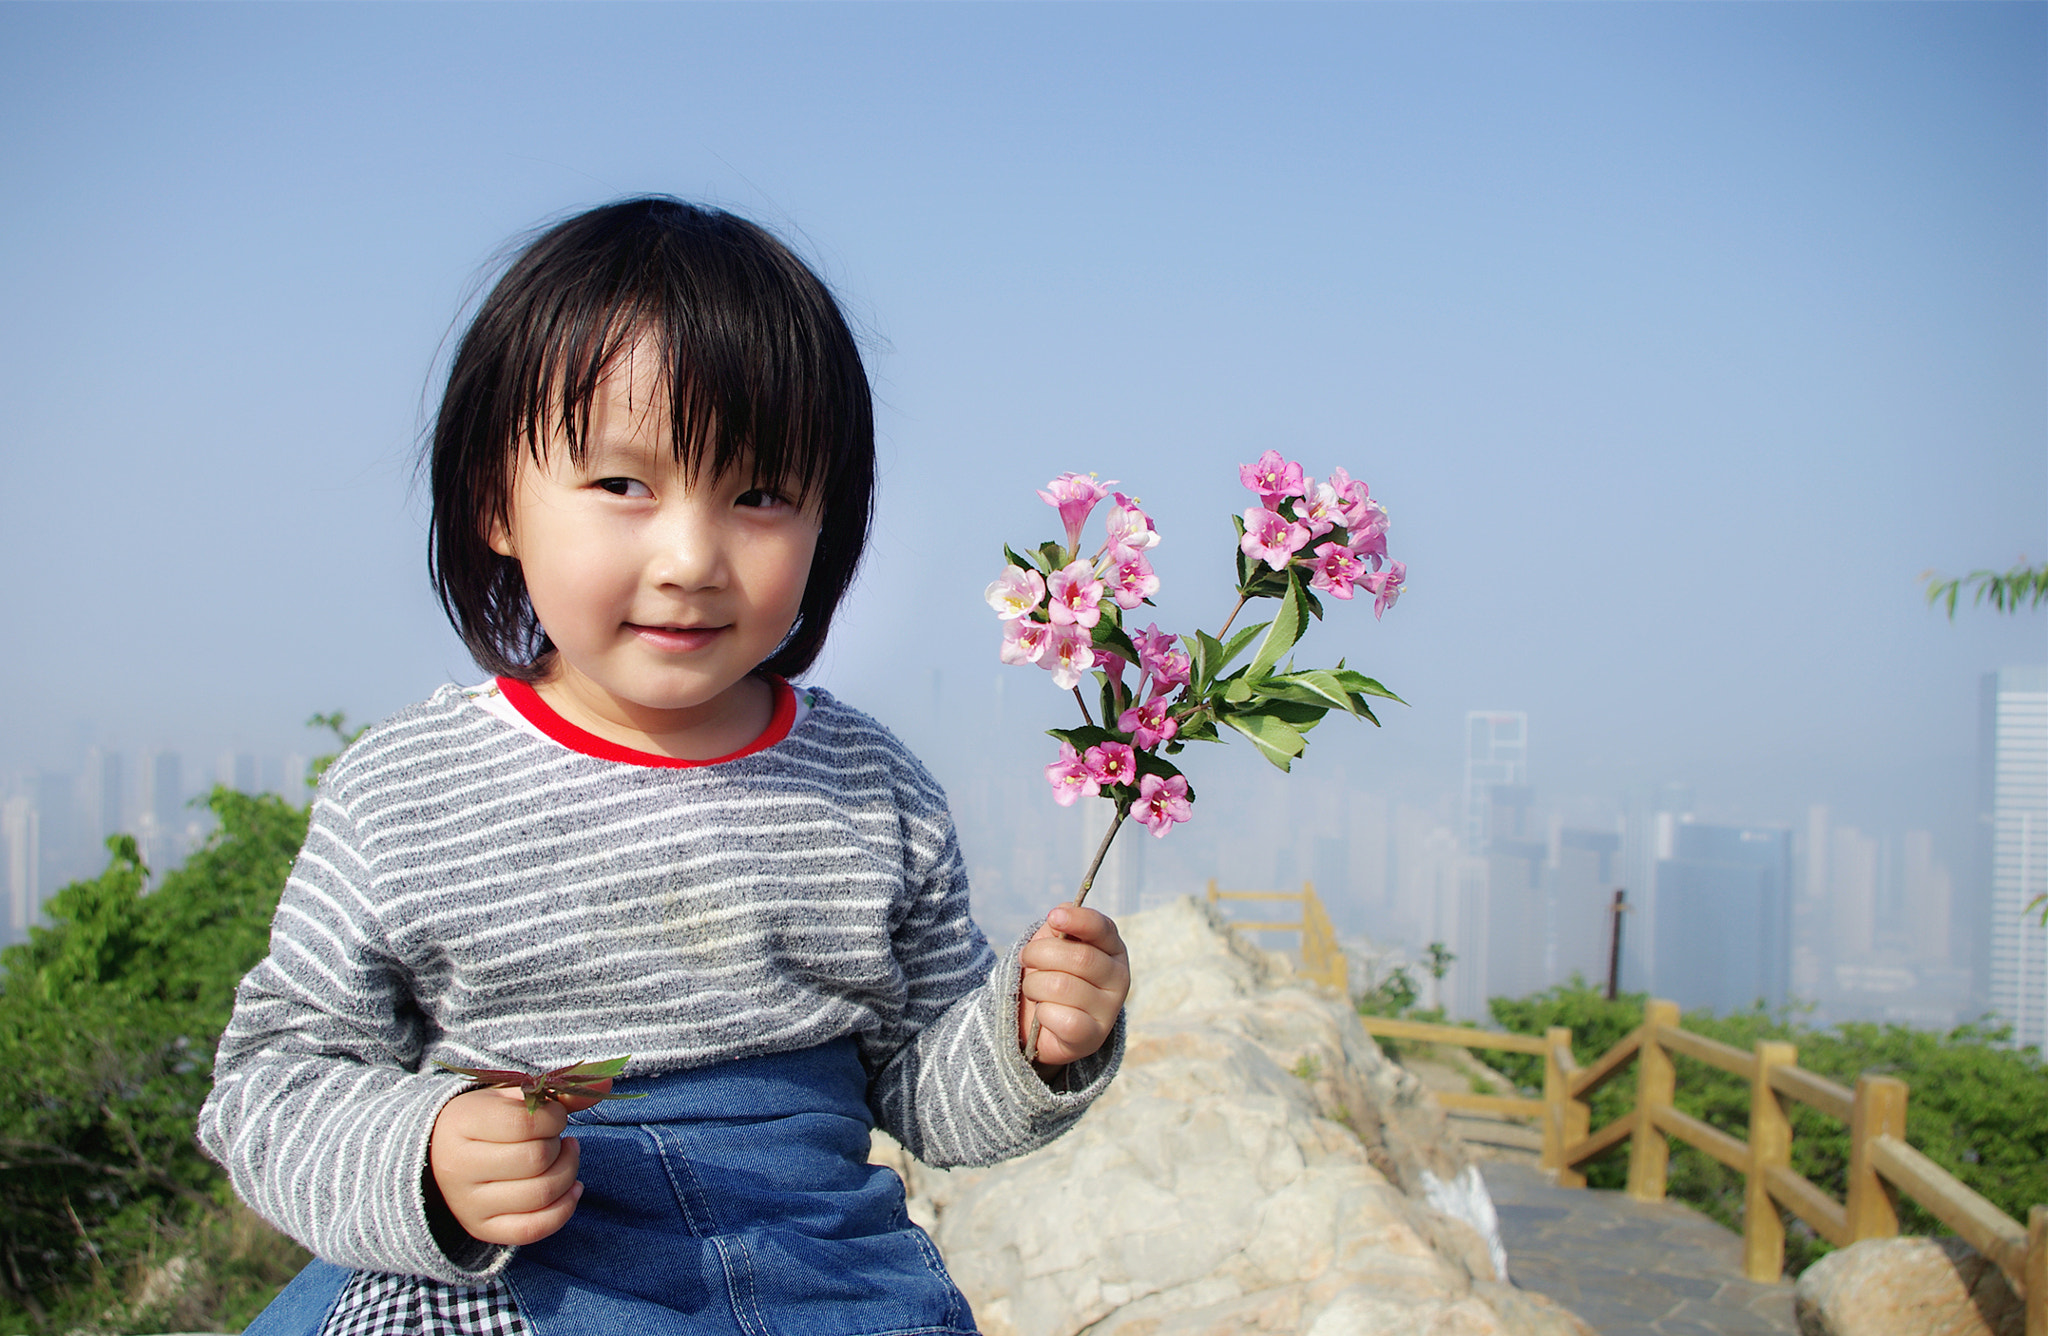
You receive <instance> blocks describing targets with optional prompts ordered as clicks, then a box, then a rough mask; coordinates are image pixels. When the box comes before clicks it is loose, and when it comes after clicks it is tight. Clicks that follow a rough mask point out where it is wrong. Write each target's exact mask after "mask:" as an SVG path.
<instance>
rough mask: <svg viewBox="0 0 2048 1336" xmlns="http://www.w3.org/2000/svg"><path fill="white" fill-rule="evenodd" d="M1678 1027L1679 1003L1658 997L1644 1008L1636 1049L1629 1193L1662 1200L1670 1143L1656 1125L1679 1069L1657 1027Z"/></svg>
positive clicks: (1632, 1195)
mask: <svg viewBox="0 0 2048 1336" xmlns="http://www.w3.org/2000/svg"><path fill="white" fill-rule="evenodd" d="M1659 1026H1668V1027H1670V1028H1671V1029H1674V1030H1675V1029H1677V1028H1678V1004H1677V1003H1676V1002H1667V1001H1665V1000H1664V999H1663V998H1655V999H1653V1000H1652V1001H1651V1002H1650V1005H1649V1006H1648V1007H1646V1008H1644V1010H1643V1028H1642V1036H1643V1042H1642V1047H1641V1048H1639V1049H1638V1050H1637V1051H1636V1129H1635V1132H1634V1133H1633V1134H1632V1135H1631V1136H1630V1137H1629V1143H1628V1195H1629V1196H1631V1197H1634V1198H1635V1199H1636V1200H1637V1201H1663V1200H1664V1178H1665V1174H1666V1173H1667V1171H1668V1170H1669V1169H1670V1166H1671V1143H1670V1142H1669V1141H1668V1140H1666V1139H1665V1135H1664V1130H1663V1129H1662V1128H1660V1127H1658V1126H1657V1112H1658V1110H1660V1109H1668V1108H1670V1107H1671V1096H1672V1094H1673V1093H1674V1092H1675V1091H1676V1089H1677V1087H1678V1069H1677V1068H1676V1067H1675V1066H1674V1065H1673V1064H1672V1061H1671V1055H1670V1054H1669V1053H1667V1052H1665V1051H1664V1045H1663V1044H1661V1043H1659V1042H1658V1039H1657V1028H1658V1027H1659Z"/></svg>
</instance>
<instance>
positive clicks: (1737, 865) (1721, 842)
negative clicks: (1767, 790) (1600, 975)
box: [1654, 821, 1792, 1014]
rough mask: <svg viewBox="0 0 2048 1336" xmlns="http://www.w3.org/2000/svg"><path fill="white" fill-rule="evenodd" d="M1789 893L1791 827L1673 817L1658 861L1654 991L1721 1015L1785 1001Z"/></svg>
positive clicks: (1788, 972)
mask: <svg viewBox="0 0 2048 1336" xmlns="http://www.w3.org/2000/svg"><path fill="white" fill-rule="evenodd" d="M1791 892H1792V832H1791V831H1789V830H1785V829H1778V828H1772V827H1757V826H1710V825H1705V824H1700V823H1695V822H1691V821H1682V822H1677V823H1675V824H1674V825H1673V826H1672V827H1671V830H1670V855H1669V856H1668V857H1666V858H1662V859H1660V860H1658V863H1657V899H1656V906H1657V918H1656V927H1655V929H1654V932H1655V934H1656V936H1655V942H1654V951H1655V971H1656V979H1657V983H1656V991H1657V994H1658V995H1659V996H1661V997H1668V998H1670V999H1671V1000H1672V1001H1674V1002H1676V1003H1678V1004H1679V1006H1681V1007H1711V1008H1712V1009H1713V1010H1715V1011H1716V1012H1720V1013H1722V1014H1726V1013H1728V1012H1731V1011H1740V1010H1743V1009H1745V1008H1747V1007H1749V1006H1751V1005H1753V1004H1754V1003H1756V1002H1758V1001H1761V1002H1763V1003H1764V1004H1765V1005H1766V1006H1769V1007H1774V1008H1775V1007H1782V1006H1784V1005H1785V1002H1786V1000H1787V996H1788V993H1789V989H1790V984H1791V968H1792V940H1791V938H1792V894H1791Z"/></svg>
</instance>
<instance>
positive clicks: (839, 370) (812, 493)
mask: <svg viewBox="0 0 2048 1336" xmlns="http://www.w3.org/2000/svg"><path fill="white" fill-rule="evenodd" d="M703 221H705V222H707V223H711V224H714V225H715V224H720V223H723V224H728V225H730V224H738V226H739V227H741V228H744V229H745V231H746V232H753V231H754V230H755V229H753V227H752V225H751V224H743V223H740V222H739V220H737V219H730V218H725V217H724V216H722V215H710V216H709V217H707V218H704V219H703ZM727 230H728V229H727V228H721V227H716V226H713V227H707V228H702V229H683V228H676V227H665V228H661V229H659V230H652V229H649V230H647V231H646V232H645V233H644V234H643V235H642V236H641V237H639V238H636V240H638V241H640V243H641V244H639V245H628V246H617V245H605V244H601V239H598V238H592V239H591V240H592V241H593V242H600V244H598V245H596V246H595V247H594V249H595V250H596V251H597V252H598V253H599V254H601V255H602V257H603V261H602V263H598V264H587V265H585V264H579V265H577V266H576V268H577V269H578V273H577V275H576V281H575V282H573V283H567V284H563V283H550V284H546V285H545V286H547V287H548V288H550V289H551V291H549V292H547V293H546V294H545V295H543V294H541V293H534V294H532V297H533V300H531V301H530V302H529V301H522V300H520V298H521V295H522V294H520V293H518V292H516V291H515V292H514V293H511V294H508V295H509V296H511V298H512V299H513V301H514V302H515V303H517V304H518V305H521V306H525V307H526V308H527V318H526V319H524V320H521V321H520V322H519V336H518V337H515V339H514V340H513V341H512V345H511V346H510V347H509V348H508V349H507V356H506V357H505V360H504V376H505V379H506V382H507V384H506V386H505V390H506V394H505V396H504V398H503V400H502V403H503V407H504V416H503V417H502V418H501V419H500V421H501V423H502V424H503V431H504V435H503V436H502V437H501V438H500V441H499V444H500V446H501V448H503V449H504V451H505V453H506V454H507V455H510V454H511V453H512V452H513V451H514V450H517V449H520V448H524V449H525V450H526V451H527V452H528V454H529V455H531V456H532V457H533V458H534V459H535V461H536V462H540V457H541V455H542V454H544V453H545V451H546V449H547V447H548V443H549V442H550V441H551V440H552V439H553V436H554V432H555V431H557V430H559V431H560V432H561V436H562V440H563V443H564V444H565V445H566V447H567V449H568V452H569V457H570V459H571V460H572V461H574V462H576V463H579V464H580V463H581V462H582V460H583V457H584V454H585V452H586V451H587V449H588V447H589V438H590V415H591V412H592V407H593V405H594V404H595V402H596V401H597V398H598V396H599V394H600V393H601V392H602V388H603V382H604V381H605V379H606V378H607V377H608V376H609V375H611V374H612V373H613V371H614V370H616V369H617V368H618V367H619V366H620V365H621V364H623V363H624V362H625V361H626V359H627V357H628V355H629V354H630V353H631V352H632V351H633V349H634V348H635V346H636V345H641V344H645V345H646V346H647V348H648V350H649V351H650V352H652V353H654V354H655V362H656V365H657V366H658V367H659V368H660V376H661V383H660V384H659V385H657V386H650V387H648V388H649V390H650V392H655V393H659V394H661V395H663V396H665V397H666V399H667V401H668V404H669V423H670V438H671V439H670V447H671V450H672V452H673V454H674V457H675V459H676V462H677V463H678V464H680V465H681V466H682V468H683V470H684V472H685V474H686V476H697V475H698V474H699V473H700V471H701V472H702V473H703V474H704V476H706V477H710V478H720V477H723V476H725V475H727V474H729V473H732V472H734V471H736V470H744V471H746V472H747V473H749V474H751V480H752V481H753V482H755V483H757V484H760V485H764V486H773V487H775V488H777V489H779V490H781V491H782V492H783V493H784V494H785V495H787V496H788V497H789V498H790V499H791V500H792V501H795V502H797V503H799V504H800V505H803V506H805V507H814V506H816V505H818V504H819V503H821V502H822V500H823V498H824V495H825V494H826V492H827V491H829V490H830V489H831V488H832V486H833V484H834V483H835V482H836V481H837V480H838V475H839V474H840V472H841V471H842V469H841V466H842V464H843V462H844V461H845V459H846V456H847V454H848V453H849V452H850V451H853V450H857V449H858V448H859V447H858V445H857V443H858V442H861V441H862V440H872V432H873V427H872V423H871V411H872V410H871V409H870V407H869V397H868V386H867V377H866V374H865V372H864V371H863V369H862V368H861V365H860V361H859V357H858V354H857V353H856V352H855V350H854V346H853V338H852V334H851V332H850V331H848V330H847V328H846V326H845V323H844V321H843V320H842V318H841V317H840V314H839V310H838V307H837V305H836V304H834V303H833V302H832V301H831V299H830V297H829V296H828V295H827V294H826V293H825V292H824V290H823V288H822V286H821V285H820V284H819V283H818V281H817V280H816V278H814V277H813V276H812V275H811V273H810V271H809V270H807V269H804V268H803V266H802V265H800V264H798V263H797V262H796V261H795V259H794V257H792V256H790V255H789V254H788V252H787V251H785V250H783V248H782V247H781V245H780V244H779V243H773V242H772V241H771V245H772V250H762V249H756V248H752V247H744V248H743V247H737V246H734V245H733V244H731V243H732V242H733V240H734V238H733V237H732V236H730V235H715V233H718V232H725V231H727ZM697 233H713V234H714V235H701V234H697ZM565 258H567V257H565ZM581 258H583V259H586V260H587V259H591V258H596V257H595V256H585V257H581ZM517 277H519V275H517V274H516V273H515V274H508V275H507V281H508V282H511V281H513V280H514V279H515V278H517ZM633 388H634V397H635V398H636V399H637V398H638V397H639V387H637V386H636V387H633Z"/></svg>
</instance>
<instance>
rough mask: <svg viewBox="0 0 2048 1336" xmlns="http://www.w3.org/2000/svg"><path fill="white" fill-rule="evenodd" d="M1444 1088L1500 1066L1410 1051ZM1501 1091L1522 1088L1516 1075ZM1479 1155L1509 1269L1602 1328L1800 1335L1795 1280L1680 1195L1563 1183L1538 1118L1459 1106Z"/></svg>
mask: <svg viewBox="0 0 2048 1336" xmlns="http://www.w3.org/2000/svg"><path fill="white" fill-rule="evenodd" d="M1401 1064H1402V1065H1403V1066H1404V1067H1406V1068H1408V1070H1410V1071H1411V1072H1414V1073H1415V1075H1416V1076H1418V1077H1419V1078H1421V1080H1422V1082H1423V1084H1425V1085H1427V1086H1428V1087H1429V1088H1430V1089H1432V1090H1439V1091H1442V1090H1471V1089H1473V1088H1474V1085H1473V1083H1474V1080H1475V1078H1476V1079H1477V1080H1478V1081H1479V1082H1482V1083H1484V1082H1487V1081H1488V1080H1489V1078H1490V1077H1494V1076H1495V1073H1493V1072H1492V1070H1491V1069H1490V1068H1487V1067H1485V1066H1483V1065H1481V1064H1480V1063H1479V1062H1478V1061H1477V1060H1476V1059H1474V1058H1472V1057H1471V1055H1470V1054H1468V1053H1467V1052H1466V1051H1465V1050H1463V1049H1459V1048H1442V1047H1440V1048H1435V1049H1431V1050H1423V1051H1421V1052H1410V1053H1403V1055H1402V1057H1401ZM1496 1089H1497V1090H1498V1092H1499V1093H1501V1094H1508V1093H1511V1092H1510V1091H1509V1090H1508V1088H1507V1083H1506V1082H1505V1081H1504V1080H1500V1081H1498V1084H1497V1085H1496ZM1450 1123H1451V1126H1452V1128H1453V1129H1454V1130H1455V1131H1457V1133H1458V1134H1459V1135H1460V1136H1462V1137H1463V1138H1464V1139H1465V1141H1466V1144H1468V1145H1469V1146H1471V1148H1472V1152H1473V1154H1474V1155H1475V1156H1477V1157H1478V1158H1479V1171H1480V1173H1481V1174H1482V1175H1483V1176H1484V1177H1485V1179H1486V1187H1487V1190H1488V1192H1490V1193H1491V1194H1492V1196H1493V1202H1494V1209H1495V1210H1497V1211H1498V1212H1499V1213H1500V1232H1501V1242H1502V1243H1503V1244H1504V1245H1505V1246H1506V1248H1507V1253H1508V1274H1509V1275H1510V1277H1511V1278H1512V1279H1513V1280H1514V1282H1515V1284H1517V1285H1519V1286H1521V1287H1522V1288H1523V1289H1526V1290H1534V1291H1536V1292H1537V1293H1539V1294H1542V1295H1545V1296H1547V1297H1549V1298H1551V1299H1555V1300H1556V1301H1557V1302H1558V1303H1560V1304H1563V1305H1564V1306H1565V1307H1566V1308H1569V1309H1571V1310H1572V1312H1574V1313H1576V1314H1578V1315H1579V1316H1580V1317H1581V1318H1583V1319H1585V1321H1586V1322H1587V1323H1589V1324H1590V1325H1591V1326H1592V1327H1593V1328H1594V1329H1595V1330H1596V1331H1598V1332H1599V1333H1600V1336H1796V1333H1797V1332H1798V1330H1799V1328H1798V1325H1797V1324H1796V1323H1794V1322H1793V1320H1792V1286H1791V1285H1790V1284H1776V1285H1759V1284H1757V1283H1755V1282H1753V1281H1749V1280H1745V1279H1743V1277H1742V1240H1741V1238H1740V1237H1738V1236H1737V1235H1736V1234H1734V1233H1733V1232H1731V1231H1729V1230H1727V1229H1724V1228H1723V1227H1722V1226H1720V1225H1718V1224H1716V1223H1715V1222H1714V1221H1712V1220H1709V1219H1708V1218H1707V1217H1706V1216H1704V1215H1701V1214H1700V1213H1699V1212H1697V1211H1695V1210H1693V1209H1692V1208H1691V1207H1688V1206H1684V1205H1682V1204H1680V1203H1678V1202H1675V1201H1663V1202H1657V1203H1647V1202H1639V1201H1633V1200H1631V1199H1630V1198H1629V1197H1627V1196H1626V1195H1624V1194H1622V1193H1619V1192H1600V1191H1596V1190H1593V1189H1587V1188H1560V1187H1556V1186H1554V1185H1553V1184H1552V1183H1551V1181H1550V1176H1549V1175H1548V1174H1545V1173H1544V1172H1543V1171H1542V1170H1541V1169H1539V1168H1537V1167H1536V1162H1537V1159H1538V1158H1539V1156H1540V1153H1541V1151H1542V1144H1543V1139H1542V1137H1541V1135H1540V1134H1539V1133H1538V1132H1537V1130H1536V1129H1535V1128H1534V1127H1532V1126H1530V1125H1528V1124H1527V1123H1523V1122H1520V1121H1518V1120H1516V1119H1510V1118H1494V1117H1489V1116H1486V1115H1482V1114H1462V1113H1460V1114H1452V1115H1451V1117H1450Z"/></svg>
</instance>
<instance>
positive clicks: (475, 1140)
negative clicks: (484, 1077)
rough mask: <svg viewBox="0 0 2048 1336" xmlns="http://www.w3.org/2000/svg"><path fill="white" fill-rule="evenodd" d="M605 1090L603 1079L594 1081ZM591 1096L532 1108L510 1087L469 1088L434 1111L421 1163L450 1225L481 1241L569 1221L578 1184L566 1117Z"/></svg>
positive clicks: (530, 1234)
mask: <svg viewBox="0 0 2048 1336" xmlns="http://www.w3.org/2000/svg"><path fill="white" fill-rule="evenodd" d="M601 1084H602V1086H603V1088H604V1089H606V1090H609V1089H610V1088H611V1082H610V1081H605V1082H602V1083H601ZM595 1103H597V1101H596V1100H594V1099H577V1098H572V1099H570V1100H569V1101H568V1106H567V1107H566V1108H564V1107H563V1105H562V1104H560V1103H558V1102H556V1101H554V1100H549V1101H548V1102H547V1103H545V1104H543V1105H541V1106H540V1108H538V1109H536V1110H535V1111H534V1112H532V1113H528V1112H527V1111H526V1098H525V1096H523V1095H521V1094H520V1093H519V1092H518V1091H517V1090H506V1089H486V1090H471V1091H468V1092H466V1093H464V1094H460V1095H457V1096H456V1097H455V1098H454V1099H451V1100H449V1101H448V1103H447V1104H445V1105H443V1106H442V1108H441V1115H440V1117H438V1118H437V1119H435V1120H434V1130H433V1133H432V1135H431V1136H430V1137H429V1138H428V1141H427V1167H428V1168H429V1169H431V1170H432V1171H433V1175H434V1185H435V1186H436V1187H438V1188H439V1189H440V1190H441V1199H442V1200H443V1201H444V1202H446V1203H447V1204H448V1210H449V1211H450V1213H452V1214H453V1215H454V1217H455V1222H456V1223H457V1224H459V1225H461V1226H462V1228H463V1229H464V1230H465V1231H467V1232H468V1234H469V1236H470V1237H471V1238H473V1239H478V1240H481V1241H482V1242H484V1243H502V1244H511V1245H519V1244H526V1243H538V1242H539V1241H540V1240H542V1239H544V1238H546V1237H547V1236H548V1235H550V1234H552V1233H554V1232H555V1231H556V1230H558V1229H560V1228H561V1227H562V1226H563V1225H566V1224H568V1223H569V1217H570V1216H572V1215H574V1214H575V1213H576V1203H577V1201H578V1200H579V1199H580V1198H581V1197H582V1196H583V1185H582V1184H581V1183H579V1182H577V1181H576V1168H577V1164H578V1163H579V1159H578V1148H577V1145H576V1139H575V1138H574V1137H564V1136H563V1135H562V1132H563V1130H564V1129H565V1128H567V1127H568V1125H569V1114H570V1113H572V1112H575V1111H576V1110H578V1109H587V1108H589V1107H590V1106H591V1105H592V1104H595Z"/></svg>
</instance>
